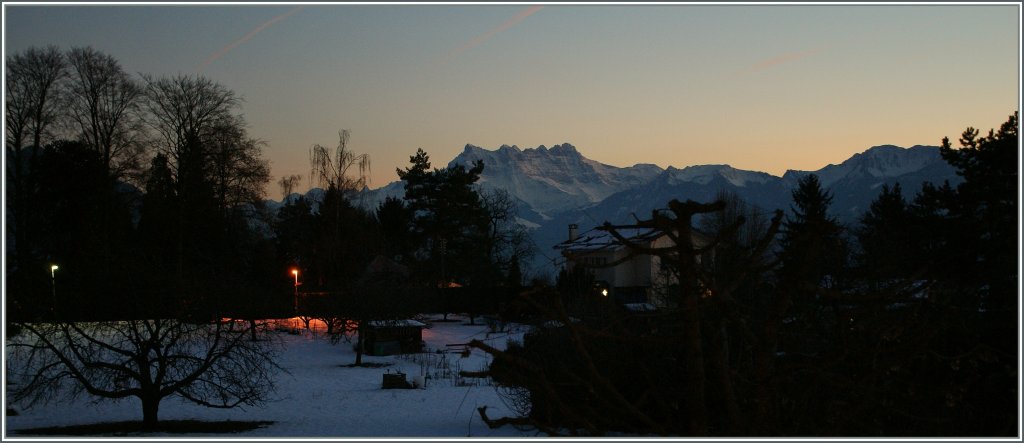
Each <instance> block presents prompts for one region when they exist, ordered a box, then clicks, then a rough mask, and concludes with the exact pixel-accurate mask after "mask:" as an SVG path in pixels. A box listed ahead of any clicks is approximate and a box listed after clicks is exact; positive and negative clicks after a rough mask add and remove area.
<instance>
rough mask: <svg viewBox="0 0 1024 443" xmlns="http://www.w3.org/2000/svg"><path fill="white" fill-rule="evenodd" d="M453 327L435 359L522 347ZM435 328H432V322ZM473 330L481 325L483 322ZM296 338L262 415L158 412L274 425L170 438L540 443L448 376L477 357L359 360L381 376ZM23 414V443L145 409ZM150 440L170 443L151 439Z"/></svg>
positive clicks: (474, 367)
mask: <svg viewBox="0 0 1024 443" xmlns="http://www.w3.org/2000/svg"><path fill="white" fill-rule="evenodd" d="M448 318H449V320H455V321H449V322H440V321H437V320H439V319H440V316H429V317H428V323H429V329H424V330H423V339H424V341H425V342H426V349H427V350H429V351H435V350H442V351H446V350H448V349H449V348H448V346H447V345H449V344H458V343H467V342H469V341H470V340H472V339H479V340H482V341H484V342H486V343H488V344H490V345H491V346H495V347H497V348H499V349H504V348H505V344H506V342H507V339H508V338H509V337H510V336H511V337H513V338H517V339H518V338H520V337H521V335H522V333H523V332H525V327H523V328H515V327H514V328H513V329H512V332H511V333H498V334H488V328H487V327H486V326H483V325H476V326H470V325H468V319H466V318H462V317H459V316H453V315H450V316H449V317H448ZM429 320H434V321H429ZM477 323H482V322H481V321H480V320H479V319H478V321H477ZM295 324H296V325H299V326H300V330H301V333H300V334H289V333H287V332H275V333H274V334H275V335H277V337H278V338H279V339H281V340H282V342H283V343H282V344H283V350H282V351H281V354H280V359H279V361H278V363H279V364H280V365H281V366H282V367H284V368H286V369H287V370H288V371H289V372H290V374H281V375H280V376H279V377H278V379H277V385H278V387H277V392H276V393H275V394H274V398H275V400H274V401H271V402H269V403H267V404H266V405H264V406H263V407H246V408H245V409H238V408H236V409H228V410H220V409H210V408H204V407H202V406H198V405H195V404H192V403H187V402H184V401H182V400H180V399H178V398H177V397H173V398H168V399H166V400H164V401H163V402H162V403H161V405H160V420H204V421H223V420H236V421H272V422H273V424H271V425H268V426H266V427H263V428H260V429H255V430H252V431H247V432H242V433H237V434H208V435H204V434H187V435H182V434H174V435H166V437H175V438H180V437H203V436H209V437H215V438H240V439H246V438H290V437H295V438H305V437H314V438H316V437H319V438H356V437H383V438H387V437H409V438H415V437H478V438H488V437H490V438H494V437H532V436H538V435H544V434H538V433H536V432H521V431H517V430H516V429H515V428H513V427H511V426H504V427H502V428H499V429H490V428H488V427H487V425H485V424H484V423H483V422H482V421H481V420H480V416H479V415H478V413H477V408H478V407H480V406H487V413H488V416H489V417H491V418H499V417H503V416H506V415H512V411H510V410H509V408H508V407H507V406H506V405H505V404H504V403H503V402H502V400H501V398H500V397H499V395H498V393H497V391H496V390H495V388H494V386H491V384H490V382H489V379H475V378H464V379H460V378H459V377H456V376H450V375H449V374H451V373H452V372H454V373H455V374H457V373H458V371H459V370H466V371H479V370H483V369H484V368H486V366H487V364H488V362H489V361H490V357H489V356H488V355H486V354H485V353H483V352H482V351H479V350H472V352H471V353H470V355H468V356H464V354H462V353H460V352H454V351H453V352H443V353H440V354H438V353H436V352H425V353H423V354H413V355H405V356H387V357H373V356H367V355H364V356H363V363H364V364H366V363H375V364H380V365H386V366H382V367H345V366H346V365H350V364H352V363H354V362H355V352H354V351H353V350H352V344H351V343H346V342H344V341H342V342H340V343H338V344H336V345H332V344H331V342H330V339H329V338H328V337H327V336H325V335H324V334H323V332H322V330H320V331H317V328H316V327H315V326H316V325H315V324H314V325H313V326H314V328H313V329H314V330H313V331H308V330H303V329H301V323H295ZM396 370H397V371H401V372H404V373H405V374H406V375H407V379H408V380H409V381H410V382H411V381H412V379H413V377H414V376H417V375H424V376H426V377H428V378H427V380H426V387H425V388H424V389H381V383H382V377H383V374H384V373H385V372H388V371H390V372H395V371H396ZM8 407H14V408H15V409H17V411H18V413H19V415H17V416H11V417H6V422H5V426H6V427H5V436H6V437H18V433H17V431H18V430H19V429H30V428H37V427H48V426H69V425H82V424H91V423H99V422H117V421H138V420H141V419H142V407H141V405H140V403H139V402H138V400H136V399H127V400H124V401H121V402H116V403H114V402H110V401H101V402H96V403H94V402H92V401H91V399H89V398H86V397H82V398H79V399H77V400H76V401H75V402H73V403H67V402H53V403H50V404H46V405H37V406H36V407H34V408H32V409H22V408H20V407H18V406H17V405H10V404H8ZM145 436H146V437H164V435H161V434H145Z"/></svg>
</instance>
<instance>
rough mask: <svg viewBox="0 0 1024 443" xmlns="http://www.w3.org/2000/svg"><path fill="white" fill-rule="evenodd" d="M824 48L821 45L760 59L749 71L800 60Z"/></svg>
mask: <svg viewBox="0 0 1024 443" xmlns="http://www.w3.org/2000/svg"><path fill="white" fill-rule="evenodd" d="M824 50H825V47H824V46H820V47H817V48H814V49H809V50H807V51H802V52H791V53H788V54H782V55H779V56H776V57H772V58H769V59H766V60H762V61H760V62H759V63H757V64H755V65H754V66H751V67H750V69H749V71H760V70H763V69H768V68H771V67H773V66H778V65H781V64H783V63H789V62H792V61H796V60H800V59H803V58H807V57H811V56H813V55H816V54H818V53H819V52H821V51H824Z"/></svg>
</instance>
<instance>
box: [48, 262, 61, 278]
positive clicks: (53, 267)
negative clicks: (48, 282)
mask: <svg viewBox="0 0 1024 443" xmlns="http://www.w3.org/2000/svg"><path fill="white" fill-rule="evenodd" d="M57 269H60V267H59V266H57V265H50V277H51V278H52V277H53V276H54V274H55V273H56V272H57Z"/></svg>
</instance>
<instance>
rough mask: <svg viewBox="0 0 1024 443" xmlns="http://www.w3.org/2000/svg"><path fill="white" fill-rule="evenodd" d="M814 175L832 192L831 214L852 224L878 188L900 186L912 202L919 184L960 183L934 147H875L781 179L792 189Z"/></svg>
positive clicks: (958, 178)
mask: <svg viewBox="0 0 1024 443" xmlns="http://www.w3.org/2000/svg"><path fill="white" fill-rule="evenodd" d="M812 173H813V174H816V175H817V176H818V179H820V180H821V184H822V186H824V187H825V188H826V189H828V190H829V191H831V192H832V196H833V199H832V212H833V214H834V215H836V216H838V217H839V218H840V220H843V221H847V222H853V221H856V219H857V217H859V216H860V215H861V214H862V213H863V212H864V211H865V210H867V208H868V206H869V205H870V204H871V201H872V200H874V198H875V197H876V196H877V195H878V193H879V192H880V191H881V187H882V185H889V186H892V185H893V184H895V183H900V186H902V187H903V192H904V196H906V197H908V199H909V198H912V197H913V196H914V194H915V193H917V191H918V190H920V188H921V183H923V182H926V181H928V182H932V183H935V184H941V183H942V182H943V181H945V180H949V182H950V183H951V184H956V183H959V182H960V181H961V178H960V177H959V176H957V175H956V170H955V169H953V167H952V166H950V165H949V164H948V163H946V162H945V161H944V160H942V156H941V154H939V148H938V147H936V146H920V145H918V146H913V147H911V148H901V147H898V146H892V145H883V146H875V147H873V148H870V149H868V150H866V151H864V152H862V153H859V154H854V155H853V157H850V159H849V160H846V161H844V162H842V163H840V164H838V165H828V166H825V167H824V168H821V169H819V170H817V171H793V170H790V171H786V173H785V174H784V175H783V176H782V179H783V180H784V181H785V182H786V183H787V184H788V185H789V186H790V187H796V183H797V181H798V180H799V179H800V178H801V177H803V176H805V175H807V174H812Z"/></svg>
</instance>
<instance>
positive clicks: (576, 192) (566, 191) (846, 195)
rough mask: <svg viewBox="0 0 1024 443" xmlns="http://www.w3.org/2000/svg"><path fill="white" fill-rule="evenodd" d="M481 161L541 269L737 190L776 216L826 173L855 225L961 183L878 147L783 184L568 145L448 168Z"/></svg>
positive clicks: (490, 154)
mask: <svg viewBox="0 0 1024 443" xmlns="http://www.w3.org/2000/svg"><path fill="white" fill-rule="evenodd" d="M476 160H483V162H484V170H483V173H482V174H481V177H480V181H479V182H478V186H479V187H480V188H481V189H484V190H486V189H496V188H497V189H504V190H505V191H507V192H508V193H509V194H510V195H511V196H513V197H514V198H516V199H517V200H518V203H519V220H518V221H519V222H520V223H521V224H523V225H524V226H526V227H527V228H529V229H530V232H531V235H532V238H533V240H534V241H535V242H536V244H537V249H538V255H537V260H536V261H535V263H534V264H533V265H534V268H535V269H538V268H537V267H538V266H545V264H550V263H552V262H559V261H560V260H559V257H557V254H555V253H554V252H553V250H552V246H554V245H555V244H557V243H559V242H562V241H564V240H565V239H566V236H567V232H568V231H567V227H568V225H569V224H577V225H579V227H580V229H581V230H586V229H590V228H592V227H595V226H597V225H600V224H601V223H603V222H605V221H609V222H612V223H628V222H630V221H632V220H633V214H636V215H637V216H638V217H641V218H644V217H646V216H647V215H649V214H650V211H651V210H653V209H656V208H662V207H665V205H666V204H667V203H668V202H669V201H670V200H672V199H679V200H681V201H685V200H687V199H691V200H694V201H703V202H709V201H712V200H713V199H714V198H715V196H716V195H717V194H718V192H719V191H721V190H727V191H731V192H733V193H735V194H736V195H738V196H739V197H740V198H742V199H744V200H745V201H746V202H748V203H750V204H753V205H755V206H757V207H758V208H760V209H763V210H764V211H766V212H767V211H772V210H775V209H784V210H788V209H789V207H790V204H791V201H792V191H793V189H795V188H796V186H797V183H798V181H799V179H800V178H801V177H803V176H806V175H808V174H816V175H817V176H818V178H819V179H820V181H821V183H822V186H824V187H825V188H826V190H828V191H829V192H831V193H832V195H833V200H832V205H831V213H832V215H834V216H836V217H837V218H838V219H839V220H840V221H841V222H843V223H846V224H848V225H853V224H855V223H856V222H857V219H858V217H859V216H860V215H861V214H862V213H863V212H864V211H865V210H866V209H867V208H868V207H869V205H870V203H871V201H872V200H874V199H875V197H877V195H878V193H879V192H880V190H881V187H882V185H883V184H884V185H890V186H891V185H893V184H894V183H900V185H901V186H902V187H903V189H904V195H905V196H907V197H908V198H911V197H912V196H913V195H914V194H915V193H916V192H917V191H918V190H919V189H920V187H921V184H922V183H923V182H932V183H936V184H940V183H942V182H944V181H947V180H948V181H949V182H950V183H951V184H956V183H957V182H958V181H959V180H960V178H959V177H958V176H957V175H956V172H955V170H954V169H953V168H952V167H951V166H949V164H947V163H946V162H945V161H944V160H943V159H942V157H941V156H940V154H939V148H938V147H936V146H913V147H911V148H901V147H898V146H892V145H884V146H875V147H872V148H869V149H867V150H865V151H864V152H862V153H858V154H855V155H853V156H852V157H850V158H849V159H848V160H846V161H844V162H842V163H840V164H836V165H828V166H825V167H824V168H821V169H819V170H816V171H797V170H789V171H786V173H785V174H783V175H782V177H778V176H774V175H771V174H768V173H765V172H759V171H747V170H741V169H736V168H733V167H731V166H729V165H695V166H687V167H684V168H682V169H679V168H676V167H673V166H669V167H668V168H665V169H662V168H661V167H659V166H657V165H653V164H646V163H639V164H636V165H633V166H629V167H617V166H611V165H606V164H603V163H600V162H597V161H594V160H591V159H588V158H586V157H584V156H583V154H581V153H580V152H579V150H577V149H576V147H574V146H572V145H571V144H568V143H563V144H560V145H555V146H552V147H550V148H549V147H546V146H543V145H541V146H538V147H536V148H528V149H520V148H519V147H517V146H508V145H502V146H501V147H499V148H497V149H495V150H488V149H484V148H481V147H479V146H474V145H466V146H465V148H464V149H463V151H462V152H461V153H460V154H459V155H458V156H456V157H455V158H454V159H453V160H452V161H451V162H449V164H448V166H455V165H467V166H468V165H471V164H472V163H473V162H474V161H476ZM310 192H311V193H317V192H320V191H319V190H316V189H314V190H312V191H310ZM403 195H404V185H403V182H401V181H398V182H393V183H391V184H388V185H387V186H384V187H382V188H378V189H374V190H364V191H363V192H362V193H361V194H360V195H359V197H358V201H360V202H361V204H362V205H363V206H364V207H367V208H375V207H376V206H377V205H378V204H379V203H380V202H382V201H384V199H385V198H386V197H389V196H393V197H399V198H401V197H402V196H403ZM311 197H313V195H311ZM275 203H276V202H275Z"/></svg>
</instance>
